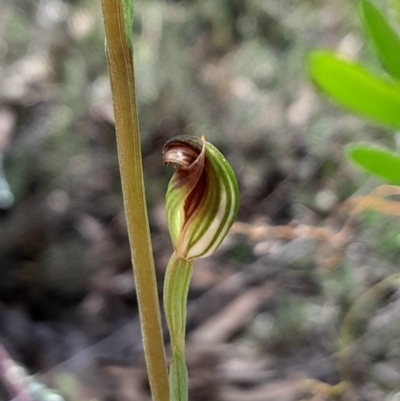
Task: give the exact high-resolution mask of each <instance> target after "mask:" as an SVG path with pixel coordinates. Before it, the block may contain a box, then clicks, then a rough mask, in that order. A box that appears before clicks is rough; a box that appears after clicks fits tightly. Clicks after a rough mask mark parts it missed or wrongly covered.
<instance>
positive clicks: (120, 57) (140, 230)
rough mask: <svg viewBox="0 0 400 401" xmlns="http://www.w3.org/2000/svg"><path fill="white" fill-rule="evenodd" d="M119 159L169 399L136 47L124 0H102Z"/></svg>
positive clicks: (154, 357) (145, 309)
mask: <svg viewBox="0 0 400 401" xmlns="http://www.w3.org/2000/svg"><path fill="white" fill-rule="evenodd" d="M102 8H103V16H104V25H105V33H106V43H107V48H106V51H107V62H108V68H109V72H110V80H111V90H112V96H113V104H114V114H115V128H116V136H117V148H118V160H119V165H120V171H121V181H122V192H123V197H124V206H125V213H126V220H127V228H128V235H129V241H130V246H131V253H132V262H133V267H134V269H133V270H134V276H135V282H136V290H137V298H138V304H139V314H140V322H141V329H142V335H143V347H144V352H145V357H146V364H147V371H148V375H149V382H150V387H151V392H152V396H153V400H154V401H169V396H168V394H169V388H168V387H169V386H168V377H167V368H166V360H165V352H164V343H163V338H162V330H161V320H160V308H159V300H158V295H157V283H156V276H155V269H154V261H153V254H152V247H151V240H150V232H149V224H148V218H147V208H146V200H145V194H144V184H143V171H142V156H141V147H140V133H139V123H138V113H137V105H136V93H135V78H134V65H133V52H132V47H131V45H130V44H131V41H130V39H129V40H127V32H126V30H125V26H124V13H123V0H102Z"/></svg>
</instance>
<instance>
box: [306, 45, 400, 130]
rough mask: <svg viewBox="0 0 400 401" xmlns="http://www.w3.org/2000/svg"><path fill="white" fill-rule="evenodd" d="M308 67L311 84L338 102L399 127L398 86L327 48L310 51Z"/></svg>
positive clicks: (372, 118) (364, 114)
mask: <svg viewBox="0 0 400 401" xmlns="http://www.w3.org/2000/svg"><path fill="white" fill-rule="evenodd" d="M308 71H309V74H310V77H311V79H312V81H313V82H314V84H315V85H316V86H317V87H318V88H319V89H320V90H321V91H322V92H323V93H325V94H326V95H327V96H328V97H330V98H331V99H332V100H334V101H335V102H337V103H338V104H340V105H341V106H343V107H346V108H347V109H349V110H351V111H353V112H355V113H357V114H360V115H362V116H364V117H367V118H369V119H370V120H372V121H374V122H377V123H379V124H383V125H387V126H389V127H393V128H396V129H400V87H399V86H397V85H395V84H393V83H392V82H388V81H385V80H383V79H381V78H379V77H378V76H375V75H373V74H372V73H371V72H369V71H368V70H367V69H366V68H364V67H363V66H362V65H360V64H358V63H355V62H352V61H348V60H344V59H342V58H340V57H339V56H337V55H335V54H334V53H332V52H328V51H321V50H320V51H314V52H312V53H311V54H310V56H309V58H308Z"/></svg>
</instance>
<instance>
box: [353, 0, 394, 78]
mask: <svg viewBox="0 0 400 401" xmlns="http://www.w3.org/2000/svg"><path fill="white" fill-rule="evenodd" d="M360 14H361V21H362V23H363V26H364V30H365V32H366V34H367V36H368V38H369V42H370V44H371V45H372V47H373V50H374V51H375V52H376V54H377V56H378V58H379V60H380V61H381V63H382V65H383V67H384V68H385V69H386V71H387V72H388V73H389V74H390V75H392V76H393V78H396V79H398V80H400V39H399V37H398V36H397V34H396V32H395V31H394V29H393V28H392V27H391V26H390V25H389V23H388V22H387V21H386V19H385V17H384V16H383V15H382V13H381V12H380V11H379V10H378V9H377V8H376V7H375V6H374V5H373V4H372V3H371V2H370V1H368V0H363V1H362V2H361V3H360Z"/></svg>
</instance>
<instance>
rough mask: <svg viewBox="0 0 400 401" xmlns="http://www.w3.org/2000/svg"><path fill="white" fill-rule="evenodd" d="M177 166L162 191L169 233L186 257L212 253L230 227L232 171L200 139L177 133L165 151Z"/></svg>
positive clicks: (234, 204) (234, 192) (235, 202)
mask: <svg viewBox="0 0 400 401" xmlns="http://www.w3.org/2000/svg"><path fill="white" fill-rule="evenodd" d="M163 157H164V163H165V164H167V165H172V166H174V167H175V166H177V167H178V168H177V170H176V171H175V173H174V175H173V176H172V178H171V181H170V183H169V186H168V190H167V195H166V208H167V220H168V227H169V232H170V235H171V239H172V243H173V245H174V248H175V252H176V255H177V256H178V257H179V258H181V259H184V260H193V259H195V258H200V257H206V256H209V255H211V254H212V253H213V252H215V250H216V249H217V248H218V247H219V245H220V244H221V242H222V240H223V239H224V238H225V236H226V234H227V233H228V231H229V229H230V228H231V226H232V224H233V222H234V220H235V217H236V214H237V210H238V207H239V190H238V185H237V181H236V178H235V175H234V173H233V171H232V168H231V166H230V165H229V163H228V162H227V161H226V159H225V158H224V156H223V155H222V154H221V153H220V152H219V151H218V149H216V148H215V147H214V146H213V145H212V144H211V143H209V142H206V141H205V139H204V137H202V138H201V139H200V138H197V137H194V136H178V137H175V138H173V139H171V140H169V141H168V142H167V143H166V144H165V146H164V151H163Z"/></svg>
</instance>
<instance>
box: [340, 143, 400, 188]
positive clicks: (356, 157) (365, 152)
mask: <svg viewBox="0 0 400 401" xmlns="http://www.w3.org/2000/svg"><path fill="white" fill-rule="evenodd" d="M346 153H347V156H348V158H349V159H350V160H351V161H352V162H353V163H354V164H355V165H356V166H357V167H359V168H361V169H362V170H364V171H366V172H367V173H369V174H371V175H374V176H375V177H378V178H381V179H383V180H385V181H387V182H389V183H392V184H397V185H400V155H398V154H397V153H393V152H389V151H387V150H384V149H379V148H375V147H371V146H366V145H351V146H348V147H347V149H346Z"/></svg>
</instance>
